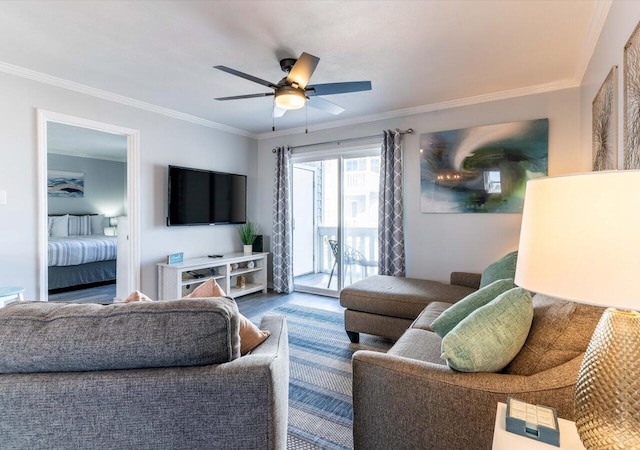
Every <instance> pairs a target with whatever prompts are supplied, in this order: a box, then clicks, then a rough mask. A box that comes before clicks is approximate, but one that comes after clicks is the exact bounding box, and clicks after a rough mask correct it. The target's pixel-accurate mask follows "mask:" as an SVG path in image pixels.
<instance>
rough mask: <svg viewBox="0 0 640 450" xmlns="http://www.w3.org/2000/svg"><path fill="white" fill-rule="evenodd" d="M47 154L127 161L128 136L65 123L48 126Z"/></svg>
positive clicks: (50, 123) (54, 123)
mask: <svg viewBox="0 0 640 450" xmlns="http://www.w3.org/2000/svg"><path fill="white" fill-rule="evenodd" d="M47 152H49V153H55V154H58V155H70V156H81V157H86V158H97V159H108V160H112V161H126V160H127V136H125V135H122V134H113V133H105V132H104V131H97V130H92V129H90V128H81V127H76V126H73V125H66V124H63V123H56V122H49V123H48V124H47Z"/></svg>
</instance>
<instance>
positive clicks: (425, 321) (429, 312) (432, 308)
mask: <svg viewBox="0 0 640 450" xmlns="http://www.w3.org/2000/svg"><path fill="white" fill-rule="evenodd" d="M451 305H452V304H451V303H445V302H432V303H429V304H428V305H427V307H426V308H425V309H423V310H422V312H421V313H420V315H419V316H418V317H417V318H416V320H414V321H413V323H412V324H411V328H418V329H420V330H427V331H433V329H432V328H431V324H432V323H433V321H434V320H436V319H437V318H438V317H440V315H441V314H442V313H443V312H444V311H446V310H447V309H448V308H450V307H451Z"/></svg>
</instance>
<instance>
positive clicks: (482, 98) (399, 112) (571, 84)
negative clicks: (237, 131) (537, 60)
mask: <svg viewBox="0 0 640 450" xmlns="http://www.w3.org/2000/svg"><path fill="white" fill-rule="evenodd" d="M578 86H579V84H578V83H576V82H575V81H573V80H563V81H553V82H551V83H544V84H537V85H534V86H526V87H522V88H517V89H509V90H506V91H500V92H492V93H490V94H482V95H475V96H473V97H465V98H460V99H456V100H448V101H446V102H439V103H431V104H428V105H422V106H415V107H412V108H404V109H396V110H394V111H388V112H384V113H380V114H370V115H367V116H359V117H354V118H351V119H345V120H337V121H334V122H329V123H322V124H318V125H312V126H309V127H307V128H305V127H298V128H289V129H286V130H280V131H273V132H267V133H260V134H258V135H257V138H258V140H264V139H271V138H274V137H281V136H290V135H292V134H302V133H304V132H305V130H307V129H308V130H309V131H320V130H328V129H331V128H338V127H344V126H349V125H359V124H362V123H368V122H376V121H379V120H388V119H395V118H397V117H405V116H413V115H416V114H424V113H428V112H433V111H442V110H444V109H451V108H459V107H462V106H471V105H477V104H481V103H488V102H494V101H498V100H507V99H511V98H516V97H524V96H526V95H534V94H543V93H546V92H552V91H559V90H562V89H571V88H575V87H578Z"/></svg>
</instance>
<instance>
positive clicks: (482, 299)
mask: <svg viewBox="0 0 640 450" xmlns="http://www.w3.org/2000/svg"><path fill="white" fill-rule="evenodd" d="M514 287H516V286H515V285H514V284H513V280H497V281H494V282H493V283H491V284H489V285H488V286H485V287H483V288H480V290H478V291H475V292H474V293H472V294H469V295H467V296H466V297H465V298H463V299H462V300H460V301H459V302H456V303H454V304H453V305H452V306H450V307H449V308H447V309H446V310H445V311H444V312H443V313H442V314H440V316H439V317H438V318H437V319H436V320H434V321H433V323H432V324H431V329H432V330H433V331H435V332H436V333H437V334H438V336H440V337H445V335H446V334H447V333H448V332H449V331H451V330H453V328H454V327H455V326H456V325H458V324H459V323H460V322H461V321H462V319H464V318H465V317H467V316H468V315H469V314H471V313H472V312H474V311H475V310H476V309H478V308H480V307H481V306H484V305H486V304H487V303H489V302H490V301H492V300H493V299H495V298H496V297H497V296H498V295H500V294H502V293H503V292H507V291H508V290H509V289H513V288H514Z"/></svg>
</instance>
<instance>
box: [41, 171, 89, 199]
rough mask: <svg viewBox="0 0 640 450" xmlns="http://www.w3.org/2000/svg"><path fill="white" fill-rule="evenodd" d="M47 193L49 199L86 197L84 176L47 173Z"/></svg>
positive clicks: (80, 174) (62, 172)
mask: <svg viewBox="0 0 640 450" xmlns="http://www.w3.org/2000/svg"><path fill="white" fill-rule="evenodd" d="M47 193H48V195H49V197H84V174H83V173H80V172H65V171H62V170H49V171H47Z"/></svg>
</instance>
